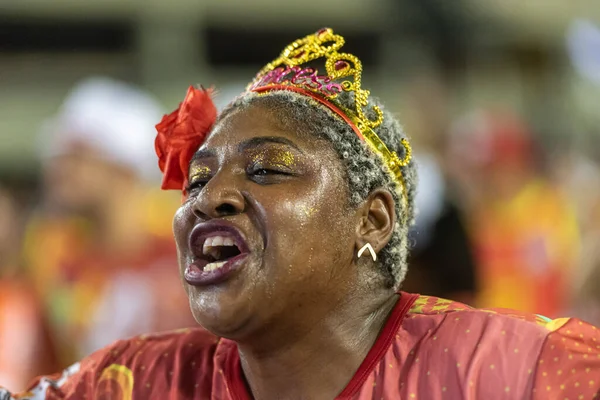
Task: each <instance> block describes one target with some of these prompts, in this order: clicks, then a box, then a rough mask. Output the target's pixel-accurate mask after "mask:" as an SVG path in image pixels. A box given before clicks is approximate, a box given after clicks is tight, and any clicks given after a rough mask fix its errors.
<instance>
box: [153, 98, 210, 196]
mask: <svg viewBox="0 0 600 400" xmlns="http://www.w3.org/2000/svg"><path fill="white" fill-rule="evenodd" d="M211 94H212V90H210V89H209V90H206V89H204V88H202V89H196V88H194V87H192V86H190V88H189V89H188V92H187V95H186V96H185V99H184V100H183V102H182V103H181V104H180V105H179V108H177V110H175V111H173V112H172V113H171V114H169V115H165V116H164V117H163V119H162V120H161V121H160V123H158V124H157V125H156V131H157V132H158V134H157V135H156V140H155V142H154V147H155V149H156V155H157V156H158V166H159V168H160V170H161V171H162V173H163V181H162V185H161V188H162V189H165V190H167V189H177V190H185V188H186V187H187V184H188V172H189V168H190V160H191V159H192V156H193V155H194V153H195V152H196V150H198V147H200V145H201V144H202V143H203V142H204V140H205V139H206V136H207V135H208V133H209V132H210V129H211V128H212V126H213V125H214V123H215V121H216V119H217V108H216V107H215V105H214V103H213V101H212V99H211V97H210V96H211Z"/></svg>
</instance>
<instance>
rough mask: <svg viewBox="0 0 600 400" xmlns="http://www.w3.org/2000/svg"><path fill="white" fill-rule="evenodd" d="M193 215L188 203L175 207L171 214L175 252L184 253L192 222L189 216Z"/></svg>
mask: <svg viewBox="0 0 600 400" xmlns="http://www.w3.org/2000/svg"><path fill="white" fill-rule="evenodd" d="M192 215H193V211H192V208H191V206H190V205H189V204H187V203H184V204H182V205H181V207H179V208H178V209H177V211H176V212H175V215H174V216H173V235H174V237H175V244H176V245H177V253H178V254H179V255H181V254H185V249H186V248H187V240H188V238H187V233H188V232H189V230H190V229H191V225H192V223H193V221H192V219H191V216H192Z"/></svg>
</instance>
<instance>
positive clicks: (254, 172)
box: [185, 168, 291, 193]
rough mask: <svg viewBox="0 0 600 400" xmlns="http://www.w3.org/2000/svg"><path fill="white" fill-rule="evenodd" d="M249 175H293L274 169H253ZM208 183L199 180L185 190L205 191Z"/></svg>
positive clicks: (188, 191) (191, 183)
mask: <svg viewBox="0 0 600 400" xmlns="http://www.w3.org/2000/svg"><path fill="white" fill-rule="evenodd" d="M247 174H248V176H250V177H253V176H258V177H263V176H268V175H291V174H290V173H287V172H284V171H280V170H274V169H269V168H256V169H251V170H249V171H248V172H247ZM207 183H208V180H201V179H197V180H195V181H192V182H190V183H189V184H188V186H187V187H186V189H185V190H186V192H187V193H191V192H192V191H199V190H202V189H204V186H206V184H207Z"/></svg>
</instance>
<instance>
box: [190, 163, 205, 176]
mask: <svg viewBox="0 0 600 400" xmlns="http://www.w3.org/2000/svg"><path fill="white" fill-rule="evenodd" d="M196 175H201V176H209V175H210V168H208V167H207V166H206V165H198V166H193V167H192V168H190V176H196Z"/></svg>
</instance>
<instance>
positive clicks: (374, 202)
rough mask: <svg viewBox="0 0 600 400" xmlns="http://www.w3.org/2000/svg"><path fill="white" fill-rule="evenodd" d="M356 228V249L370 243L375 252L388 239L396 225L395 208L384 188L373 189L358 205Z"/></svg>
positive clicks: (389, 194) (391, 198)
mask: <svg viewBox="0 0 600 400" xmlns="http://www.w3.org/2000/svg"><path fill="white" fill-rule="evenodd" d="M359 212H360V220H359V224H358V226H357V228H356V251H357V252H358V250H360V249H361V248H362V247H363V246H364V245H366V244H367V243H370V244H371V246H372V247H373V249H374V250H375V253H379V251H380V250H381V249H383V248H384V247H385V245H386V244H387V243H388V242H389V241H390V238H391V237H392V234H393V232H394V226H395V225H396V208H395V202H394V198H393V197H392V194H391V193H390V192H389V191H387V190H385V189H376V190H375V191H373V192H372V193H371V194H370V195H369V197H368V198H367V200H366V201H365V202H364V204H363V205H362V206H361V207H360V211H359Z"/></svg>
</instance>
